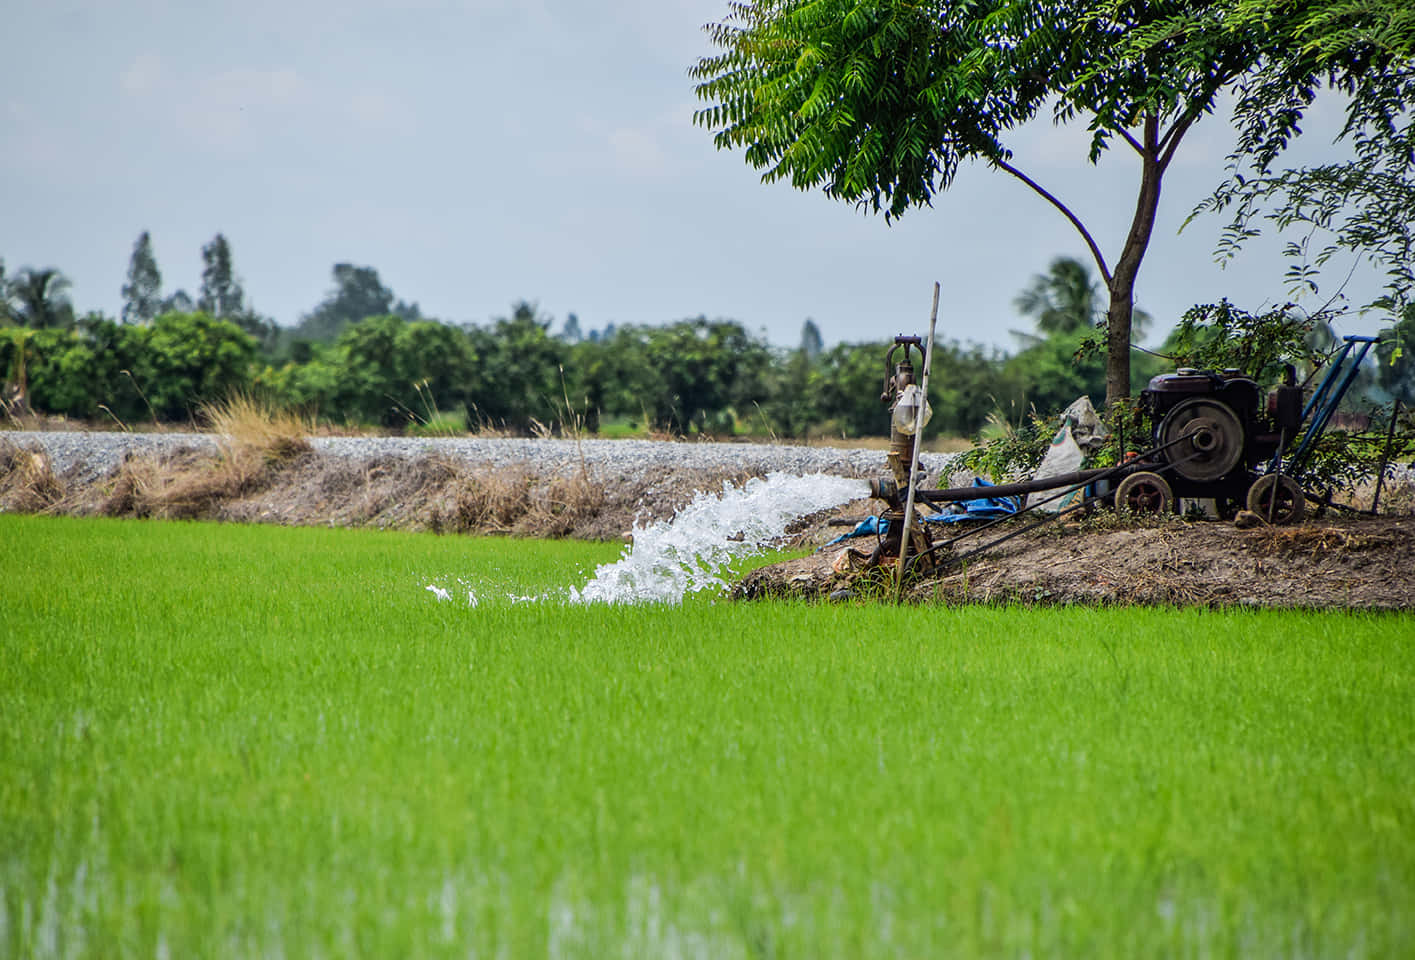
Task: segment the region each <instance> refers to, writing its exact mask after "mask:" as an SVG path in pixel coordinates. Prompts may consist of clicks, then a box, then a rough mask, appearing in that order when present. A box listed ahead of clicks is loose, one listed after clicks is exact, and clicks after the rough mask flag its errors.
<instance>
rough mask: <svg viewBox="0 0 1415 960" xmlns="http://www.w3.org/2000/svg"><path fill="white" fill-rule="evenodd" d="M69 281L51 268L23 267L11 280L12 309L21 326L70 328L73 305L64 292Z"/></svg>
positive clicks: (37, 328)
mask: <svg viewBox="0 0 1415 960" xmlns="http://www.w3.org/2000/svg"><path fill="white" fill-rule="evenodd" d="M68 289H69V280H68V278H67V277H65V276H64V275H63V274H62V273H60V272H59V271H58V270H56V269H55V268H53V267H46V268H44V269H43V270H36V269H34V268H33V267H25V268H24V269H23V270H21V271H20V272H19V273H18V274H16V275H15V278H14V279H13V280H11V281H10V283H9V286H8V290H9V294H10V298H11V302H12V304H13V306H12V307H11V312H12V314H13V316H14V318H15V319H16V320H18V321H19V323H20V325H21V326H25V327H33V328H34V329H36V330H44V329H47V328H50V327H72V326H73V325H74V307H73V305H72V304H71V303H70V302H69V297H68V295H67V293H65V291H67V290H68Z"/></svg>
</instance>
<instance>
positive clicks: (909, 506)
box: [894, 281, 938, 603]
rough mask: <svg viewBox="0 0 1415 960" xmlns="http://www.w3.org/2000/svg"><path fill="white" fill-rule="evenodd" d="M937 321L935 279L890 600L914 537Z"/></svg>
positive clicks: (898, 591)
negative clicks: (916, 476)
mask: <svg viewBox="0 0 1415 960" xmlns="http://www.w3.org/2000/svg"><path fill="white" fill-rule="evenodd" d="M937 324H938V282H937V281H934V305H933V309H932V310H930V311H929V339H928V343H927V344H926V345H925V347H924V376H923V379H921V380H920V381H919V392H920V393H922V394H923V399H922V401H921V402H920V403H919V410H918V412H917V413H915V414H914V452H913V454H912V455H910V457H909V474H908V476H909V495H908V496H907V497H906V498H905V500H904V529H903V530H901V531H900V533H899V567H898V569H897V570H896V571H895V576H894V602H895V603H899V601H900V600H901V599H902V598H903V596H904V564H905V561H907V560H908V558H909V542H910V541H911V540H912V539H913V536H914V490H915V489H916V488H917V487H918V484H917V483H916V482H915V478H914V473H915V471H917V470H918V469H919V447H921V446H922V445H923V442H924V411H925V410H927V409H928V405H929V370H930V368H932V366H933V361H934V327H935V326H936V325H937Z"/></svg>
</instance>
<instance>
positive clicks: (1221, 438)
mask: <svg viewBox="0 0 1415 960" xmlns="http://www.w3.org/2000/svg"><path fill="white" fill-rule="evenodd" d="M1159 432H1160V442H1161V443H1165V444H1173V446H1170V447H1168V449H1166V450H1165V452H1164V458H1165V460H1167V461H1168V462H1170V463H1172V464H1174V472H1175V473H1177V474H1179V475H1180V476H1181V477H1186V478H1188V479H1190V480H1197V481H1199V482H1200V483H1209V482H1212V481H1214V480H1218V479H1220V478H1222V477H1224V476H1226V475H1227V474H1228V472H1229V471H1230V470H1232V469H1233V468H1234V467H1236V466H1237V465H1238V461H1239V460H1241V459H1243V439H1244V438H1243V424H1242V423H1240V422H1239V420H1238V417H1237V415H1235V414H1234V412H1233V411H1232V410H1230V409H1229V408H1228V405H1227V404H1223V403H1219V402H1218V401H1217V400H1206V399H1202V398H1198V399H1194V400H1185V401H1184V402H1183V403H1181V404H1179V406H1177V407H1175V408H1174V409H1173V410H1171V411H1169V413H1168V414H1167V415H1166V416H1165V418H1164V420H1163V422H1161V423H1160V431H1159Z"/></svg>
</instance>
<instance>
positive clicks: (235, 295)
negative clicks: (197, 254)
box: [197, 233, 246, 320]
mask: <svg viewBox="0 0 1415 960" xmlns="http://www.w3.org/2000/svg"><path fill="white" fill-rule="evenodd" d="M197 309H198V310H200V311H201V312H202V313H205V314H206V315H207V316H210V317H216V318H217V319H220V320H232V319H234V318H235V317H236V316H238V315H239V314H242V313H245V312H246V294H245V291H243V290H242V289H241V283H240V281H239V280H237V279H236V274H235V271H234V270H233V268H232V266H231V245H230V244H229V243H227V242H226V238H225V237H224V236H222V235H221V234H219V233H218V234H217V235H216V236H215V237H212V239H211V242H210V243H208V244H207V245H206V246H204V247H202V248H201V294H200V295H199V296H198V297H197Z"/></svg>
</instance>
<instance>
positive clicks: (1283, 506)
mask: <svg viewBox="0 0 1415 960" xmlns="http://www.w3.org/2000/svg"><path fill="white" fill-rule="evenodd" d="M1248 509H1249V510H1251V511H1253V512H1254V513H1256V514H1257V515H1258V516H1260V517H1262V518H1263V519H1264V520H1266V521H1267V522H1268V523H1273V524H1284V523H1298V522H1300V521H1301V520H1302V518H1303V517H1304V516H1306V515H1307V498H1306V497H1305V496H1304V495H1303V494H1302V488H1301V487H1299V486H1298V485H1297V481H1296V480H1293V479H1292V478H1291V477H1289V476H1287V475H1285V474H1276V473H1270V474H1268V475H1267V476H1265V477H1259V478H1258V479H1257V481H1256V482H1255V483H1254V484H1253V485H1252V486H1251V487H1249V488H1248Z"/></svg>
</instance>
